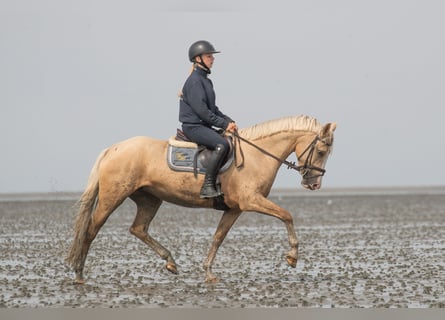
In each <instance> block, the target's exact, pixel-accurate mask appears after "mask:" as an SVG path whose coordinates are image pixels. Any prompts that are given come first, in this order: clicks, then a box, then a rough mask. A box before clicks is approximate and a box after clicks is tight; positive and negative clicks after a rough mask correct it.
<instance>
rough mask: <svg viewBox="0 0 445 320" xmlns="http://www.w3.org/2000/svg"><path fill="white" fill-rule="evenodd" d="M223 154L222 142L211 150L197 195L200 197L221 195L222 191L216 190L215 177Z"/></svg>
mask: <svg viewBox="0 0 445 320" xmlns="http://www.w3.org/2000/svg"><path fill="white" fill-rule="evenodd" d="M225 155H226V150H225V147H224V146H223V145H222V144H218V145H217V146H216V148H215V150H213V152H212V154H211V156H210V159H209V164H208V166H207V168H206V169H207V172H206V175H205V178H204V183H203V185H202V188H201V193H200V195H199V196H200V197H201V198H215V197H218V196H220V195H222V193H220V192H218V191H217V190H216V177H217V175H218V171H219V168H220V167H221V163H222V161H223V159H224V156H225Z"/></svg>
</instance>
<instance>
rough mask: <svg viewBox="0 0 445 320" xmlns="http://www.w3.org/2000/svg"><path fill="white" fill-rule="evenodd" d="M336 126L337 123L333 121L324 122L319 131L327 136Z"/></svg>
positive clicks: (323, 135)
mask: <svg viewBox="0 0 445 320" xmlns="http://www.w3.org/2000/svg"><path fill="white" fill-rule="evenodd" d="M336 128H337V123H335V122H330V123H327V124H325V125H324V127H323V130H322V131H321V136H322V137H327V136H329V135H331V134H332V132H334V131H335V129H336Z"/></svg>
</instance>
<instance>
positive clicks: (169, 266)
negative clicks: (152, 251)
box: [165, 262, 178, 274]
mask: <svg viewBox="0 0 445 320" xmlns="http://www.w3.org/2000/svg"><path fill="white" fill-rule="evenodd" d="M165 268H166V269H167V270H168V271H170V272H171V273H173V274H178V269H177V268H176V264H174V263H171V262H169V263H167V264H166V265H165Z"/></svg>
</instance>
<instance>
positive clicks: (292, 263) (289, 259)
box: [286, 256, 297, 268]
mask: <svg viewBox="0 0 445 320" xmlns="http://www.w3.org/2000/svg"><path fill="white" fill-rule="evenodd" d="M286 260H287V264H288V265H290V266H291V267H292V268H295V267H297V258H294V257H291V256H286Z"/></svg>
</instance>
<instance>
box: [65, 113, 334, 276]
mask: <svg viewBox="0 0 445 320" xmlns="http://www.w3.org/2000/svg"><path fill="white" fill-rule="evenodd" d="M335 128H336V124H335V123H327V124H326V125H324V126H322V125H321V124H320V123H319V122H318V121H317V120H316V119H313V118H310V117H307V116H295V117H287V118H282V119H278V120H272V121H268V122H265V123H262V124H258V125H254V126H252V127H250V128H247V129H243V130H240V131H239V132H238V136H239V137H240V139H238V140H237V141H239V143H238V146H237V151H238V152H237V154H238V155H239V154H242V159H243V166H236V165H232V166H231V167H230V168H229V169H228V170H226V171H225V172H224V173H222V174H221V175H220V181H221V188H222V191H223V192H224V195H225V203H226V204H227V206H228V207H229V208H230V209H229V210H226V211H224V213H223V214H222V217H221V220H220V222H219V224H218V227H217V229H216V232H215V234H214V237H213V242H212V245H211V248H210V250H209V252H208V255H207V259H206V260H205V262H204V269H205V273H206V278H205V280H206V282H216V281H217V280H218V279H217V277H216V276H215V275H214V274H213V273H212V264H213V261H214V259H215V256H216V252H217V250H218V248H219V246H220V245H221V243H222V242H223V240H224V238H225V237H226V235H227V232H228V231H229V229H230V228H231V227H232V225H233V224H234V223H235V221H236V220H237V218H238V217H239V216H240V214H241V213H242V212H243V211H255V212H259V213H262V214H266V215H270V216H274V217H276V218H278V219H280V220H281V221H283V222H284V224H285V225H286V228H287V233H288V239H289V245H290V251H289V252H288V253H287V256H286V259H287V263H288V264H289V265H290V266H291V267H294V268H295V267H296V264H297V256H298V240H297V236H296V234H295V230H294V225H293V219H292V216H291V214H290V213H289V212H288V211H286V210H285V209H283V208H281V207H279V206H278V205H276V204H275V203H273V202H272V201H270V200H269V199H267V198H266V197H267V196H268V194H269V192H270V190H271V187H272V183H273V181H274V179H275V177H276V174H277V171H278V169H279V167H280V165H281V164H282V163H286V164H288V165H289V164H290V163H289V162H287V161H286V160H285V159H286V158H287V157H288V156H289V155H290V154H291V153H292V152H295V154H296V156H297V158H298V166H295V165H293V164H290V166H291V167H293V168H294V169H297V170H299V171H300V174H301V175H302V182H301V184H302V185H303V187H305V188H307V189H310V190H316V189H319V188H320V187H321V179H322V176H323V174H324V172H325V170H324V167H325V164H326V160H327V158H328V155H329V153H330V151H331V148H332V144H333V141H334V136H333V132H334V130H335ZM167 148H168V142H167V141H160V140H155V139H152V138H148V137H134V138H131V139H128V140H126V141H123V142H119V143H117V144H114V145H112V146H111V147H109V148H107V149H106V150H104V151H102V153H101V154H100V155H99V157H98V158H97V160H96V163H95V164H94V167H93V169H92V171H91V174H90V177H89V180H88V184H87V187H86V189H85V191H84V193H83V194H82V197H81V198H80V200H79V203H80V208H79V212H78V215H77V218H76V224H75V228H74V241H73V244H72V246H71V249H70V252H69V254H68V257H67V259H66V260H67V262H68V263H69V264H70V265H71V266H72V267H73V269H74V271H75V273H76V279H75V283H78V284H81V283H84V278H83V269H84V266H85V260H86V257H87V254H88V250H89V248H90V245H91V243H92V241H93V240H94V238H95V237H96V235H97V233H98V232H99V230H100V228H101V227H102V225H103V224H104V223H105V221H106V220H107V218H108V217H109V216H110V215H111V213H112V212H113V211H114V210H115V209H116V208H117V207H118V206H119V205H121V204H122V202H123V201H124V200H125V199H126V198H127V197H130V198H131V199H132V200H133V201H134V202H135V203H136V206H137V213H136V218H135V220H134V222H133V225H132V226H131V227H130V232H131V233H132V234H133V235H135V236H136V237H138V238H139V239H141V240H142V241H143V242H144V243H145V244H147V245H148V246H149V247H150V248H152V249H153V250H154V251H155V252H156V253H157V254H158V255H159V256H160V257H161V258H162V259H164V260H166V268H167V269H168V270H169V271H170V272H172V273H177V268H176V263H175V261H174V259H173V257H172V255H171V253H170V251H169V250H167V249H166V248H165V247H164V246H163V245H161V244H160V243H159V242H157V241H156V240H155V239H153V238H152V237H151V236H150V235H149V234H148V227H149V225H150V222H151V221H152V220H153V218H154V216H155V215H156V212H157V210H158V209H159V207H160V205H161V203H162V201H167V202H171V203H174V204H177V205H180V206H185V207H196V208H197V207H201V208H212V207H213V200H211V199H201V198H200V197H199V191H200V188H201V184H202V182H203V176H202V175H199V177H198V178H195V177H194V175H193V173H190V172H176V171H173V170H171V169H170V168H169V167H168V165H167V161H166V158H167Z"/></svg>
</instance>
